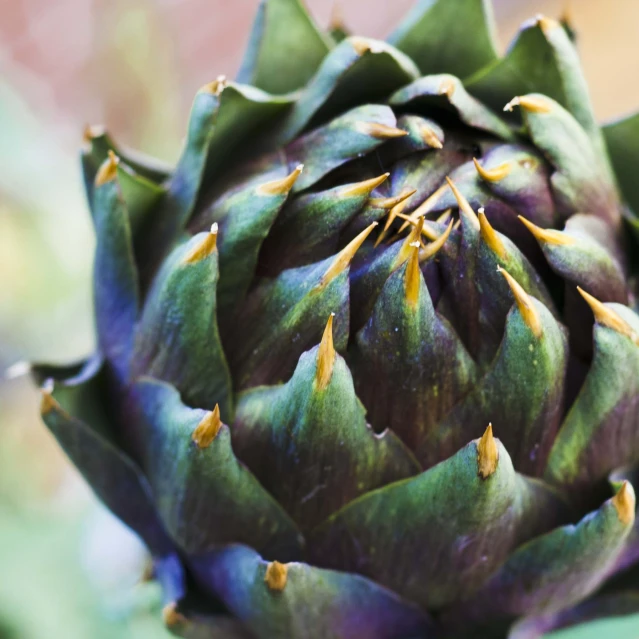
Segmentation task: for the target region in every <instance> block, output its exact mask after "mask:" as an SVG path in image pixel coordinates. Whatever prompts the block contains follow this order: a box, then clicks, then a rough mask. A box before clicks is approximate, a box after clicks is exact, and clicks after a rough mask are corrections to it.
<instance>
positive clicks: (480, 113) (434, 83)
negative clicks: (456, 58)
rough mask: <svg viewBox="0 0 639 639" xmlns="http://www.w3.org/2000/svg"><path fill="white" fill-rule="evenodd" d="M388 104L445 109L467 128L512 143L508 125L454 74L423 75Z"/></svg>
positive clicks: (512, 138) (394, 96)
mask: <svg viewBox="0 0 639 639" xmlns="http://www.w3.org/2000/svg"><path fill="white" fill-rule="evenodd" d="M389 102H390V104H391V105H393V106H396V107H405V106H407V105H410V107H411V108H412V109H415V108H418V109H419V108H423V107H431V108H432V107H435V108H445V109H447V110H449V111H453V112H455V113H456V114H457V116H458V117H459V119H460V120H461V121H462V122H463V123H464V124H466V125H468V126H470V127H473V128H475V129H479V130H480V131H485V132H487V133H492V134H493V135H495V136H497V137H498V138H501V139H503V140H514V136H513V133H512V131H511V130H510V128H509V127H508V125H506V124H505V123H504V122H503V121H502V120H500V119H499V118H498V117H497V116H496V115H495V114H494V113H493V112H492V111H490V109H488V108H486V107H485V106H484V105H483V104H482V103H481V102H479V101H478V100H476V99H475V98H473V97H472V96H471V95H470V94H469V93H468V92H467V91H466V89H465V88H464V85H463V84H462V83H461V82H460V80H459V78H456V77H455V76H454V75H449V74H439V75H427V76H424V77H422V78H419V80H415V82H413V83H411V84H409V85H407V86H405V87H402V88H401V89H399V90H398V91H396V92H395V93H394V94H393V95H392V96H391V97H390V100H389Z"/></svg>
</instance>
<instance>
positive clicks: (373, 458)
mask: <svg viewBox="0 0 639 639" xmlns="http://www.w3.org/2000/svg"><path fill="white" fill-rule="evenodd" d="M571 35H572V31H571V30H570V29H567V28H565V27H564V26H563V25H562V24H560V23H558V22H555V21H553V20H550V19H547V18H544V17H538V18H536V19H534V20H532V21H530V22H528V23H526V24H524V25H523V27H522V30H521V31H520V33H519V35H518V36H517V37H516V39H515V41H514V43H513V44H512V46H511V47H510V48H509V49H508V51H507V53H506V54H505V55H504V57H499V56H498V55H497V53H496V51H495V45H494V40H493V22H492V13H491V7H490V4H489V2H488V1H485V0H422V1H421V2H419V3H418V4H417V6H416V7H415V8H414V10H413V11H412V12H410V13H409V14H408V16H407V17H406V19H405V20H404V22H402V24H401V25H400V26H399V27H398V28H397V29H396V30H395V31H394V32H393V33H392V34H391V36H390V37H389V38H388V41H386V42H383V41H379V40H373V39H370V38H364V37H357V36H351V35H348V34H347V33H346V32H345V30H344V29H343V28H339V29H334V30H333V31H332V33H331V34H330V35H329V34H326V33H323V32H322V31H320V30H319V29H318V27H317V26H316V25H315V24H314V23H313V21H312V20H311V18H310V17H309V15H308V14H307V13H306V11H305V10H304V8H303V7H302V5H301V4H300V2H299V0H265V1H263V2H262V3H261V5H260V7H259V10H258V15H257V17H256V20H255V24H254V27H253V31H252V33H251V36H250V40H249V44H248V48H247V52H246V55H245V58H244V62H243V64H242V67H241V70H240V73H239V76H238V78H237V80H236V81H230V80H227V79H226V78H224V77H219V78H218V79H217V80H215V81H214V82H212V83H210V84H208V85H206V86H204V87H202V88H201V89H200V91H199V92H198V93H197V95H196V96H195V99H194V102H193V107H192V111H191V116H190V121H189V124H188V131H187V134H186V139H185V144H184V149H183V151H182V154H181V157H180V159H179V161H178V162H177V165H176V166H175V167H174V168H172V169H170V170H168V169H166V168H165V167H163V166H161V165H160V164H159V163H157V162H155V161H153V160H150V159H148V158H146V157H142V156H140V155H138V154H136V153H133V152H129V151H127V150H126V149H124V148H120V147H118V146H116V144H115V142H114V141H113V140H112V138H111V137H110V136H109V135H108V133H107V132H106V131H105V130H103V129H100V128H97V127H90V128H88V129H87V130H86V133H85V146H84V149H83V152H82V167H83V171H84V177H85V183H86V190H87V196H88V200H89V204H90V210H91V215H92V219H93V223H94V228H95V232H96V237H97V246H96V251H95V268H94V301H95V319H96V332H97V342H98V352H96V353H95V354H94V355H92V356H91V357H89V358H88V359H87V360H86V361H83V362H80V363H78V364H73V365H70V366H53V365H35V366H33V374H34V377H35V379H36V380H37V381H38V383H39V384H41V386H42V416H43V419H44V422H45V423H46V425H47V426H48V428H49V429H50V430H51V432H52V433H53V434H54V435H55V437H56V438H57V440H58V441H59V443H60V445H61V446H62V448H63V449H64V450H65V451H66V453H67V454H68V456H69V457H70V459H71V460H72V461H73V463H74V464H75V465H76V466H77V467H78V468H79V469H80V471H81V472H82V473H83V475H84V477H85V478H86V480H87V481H88V482H89V483H90V484H91V486H92V487H93V489H94V491H95V493H96V494H97V495H98V497H99V498H100V499H101V500H102V501H103V502H104V503H105V504H106V505H107V506H108V507H109V508H110V509H111V510H112V511H113V512H114V513H115V514H116V515H117V516H118V517H120V519H121V520H122V521H123V522H125V523H126V524H127V525H128V526H130V527H131V528H132V529H133V530H134V531H135V532H136V533H137V534H138V535H139V536H140V537H141V538H142V539H143V540H144V542H145V544H146V545H147V546H148V549H149V551H150V553H151V554H152V556H153V560H154V570H155V576H156V577H157V579H158V580H159V581H160V582H161V583H162V586H163V589H164V593H165V597H166V604H167V605H166V608H165V621H166V624H167V626H168V627H169V628H170V630H171V631H172V632H173V633H175V634H177V635H181V636H185V637H243V638H244V637H258V638H269V639H273V638H282V639H285V638H292V639H297V638H309V639H314V638H316V637H317V638H322V639H324V638H335V639H350V638H359V639H411V638H413V639H416V638H423V639H431V638H448V637H451V638H452V637H455V638H463V637H468V638H471V637H472V638H479V639H482V638H486V639H488V638H495V639H497V638H505V637H510V638H511V639H517V638H518V639H523V638H530V639H532V638H534V637H540V636H542V634H543V633H544V632H546V631H548V630H550V629H553V628H557V627H562V626H565V625H570V624H573V623H579V622H582V621H585V620H588V619H591V618H596V617H599V616H604V615H611V614H624V613H628V612H633V611H637V610H639V576H638V575H639V572H638V571H637V569H636V568H635V570H634V572H633V566H636V565H637V562H639V528H638V527H637V526H636V525H635V523H634V520H635V496H634V490H633V487H632V483H633V479H634V478H638V479H639V472H638V470H637V469H638V468H639V466H637V464H638V463H639V316H638V315H637V314H636V312H635V310H633V305H635V304H636V297H635V293H636V286H635V282H636V279H635V276H636V272H637V260H636V255H637V254H636V251H637V241H638V239H639V219H638V218H637V217H635V215H634V213H633V208H635V209H638V210H639V186H638V184H639V182H637V179H636V177H635V173H636V170H637V167H638V166H639V165H638V164H637V163H638V161H639V118H638V117H637V116H631V117H629V118H627V119H625V120H621V121H619V122H616V123H613V124H609V125H606V126H604V127H600V126H599V125H598V123H597V122H596V120H595V118H594V115H593V111H592V107H591V103H590V99H589V96H588V90H587V87H586V83H585V81H584V77H583V73H582V70H581V68H580V65H579V59H578V56H577V53H576V50H575V48H574V44H573V41H572V39H571ZM504 107H505V108H504ZM633 252H634V253H633ZM621 575H622V576H621Z"/></svg>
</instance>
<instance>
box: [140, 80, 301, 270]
mask: <svg viewBox="0 0 639 639" xmlns="http://www.w3.org/2000/svg"><path fill="white" fill-rule="evenodd" d="M290 102H291V100H290V98H287V97H277V96H272V95H270V94H268V93H266V92H264V91H261V90H260V89H256V88H255V87H251V86H246V85H241V84H235V83H233V82H227V81H226V78H224V77H223V76H221V77H219V78H218V79H217V80H216V81H214V82H212V83H210V84H208V85H206V86H204V87H202V88H201V89H200V91H198V93H197V95H196V96H195V99H194V101H193V106H192V107H191V116H190V120H189V128H188V133H187V136H186V141H185V145H184V149H183V150H182V154H181V155H180V159H179V160H178V163H177V166H176V167H175V170H174V171H173V173H172V175H171V177H170V179H169V181H168V183H167V189H168V190H167V193H166V195H165V196H164V198H163V199H162V201H161V203H160V206H159V207H158V208H157V210H156V211H155V214H154V215H153V224H152V225H149V233H151V234H152V237H151V238H150V239H149V240H148V248H147V251H146V253H145V255H144V256H143V257H144V260H145V261H146V262H148V264H149V265H150V268H151V269H152V267H155V266H157V265H158V264H159V262H160V261H161V259H162V258H163V257H164V255H165V253H166V252H167V251H168V250H169V249H170V248H171V245H172V243H173V242H174V241H175V240H176V238H177V236H178V235H179V233H180V232H181V231H182V229H183V228H184V227H185V226H186V225H187V223H188V221H189V219H190V218H191V216H192V215H193V213H194V211H195V204H196V202H197V200H198V197H199V196H200V190H201V186H202V184H203V183H205V182H206V181H208V180H209V179H211V178H213V177H215V176H216V175H217V173H219V172H220V171H221V170H222V168H223V164H222V162H223V159H222V158H228V156H229V154H231V153H232V152H233V151H235V150H236V149H237V148H238V145H239V144H240V143H241V142H242V140H244V139H246V137H247V136H249V135H251V134H252V133H254V132H255V130H256V129H257V128H258V127H259V126H261V125H262V124H264V122H266V121H268V120H269V119H271V118H273V117H275V116H276V115H277V114H278V113H281V112H282V111H283V110H285V109H286V107H287V106H288V105H290Z"/></svg>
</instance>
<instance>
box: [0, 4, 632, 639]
mask: <svg viewBox="0 0 639 639" xmlns="http://www.w3.org/2000/svg"><path fill="white" fill-rule="evenodd" d="M412 1H413V0H339V4H338V7H337V10H338V11H339V14H340V16H341V20H342V21H343V22H344V23H345V24H346V26H347V27H348V28H349V29H351V30H354V31H357V32H358V33H360V34H362V35H368V36H373V37H383V36H384V35H386V34H387V33H388V32H389V31H390V30H391V29H392V28H393V26H394V25H395V24H396V23H397V21H398V19H399V17H400V16H401V15H402V14H403V13H404V12H405V11H406V9H407V8H408V7H409V6H410V5H411V4H412ZM308 5H309V6H310V9H311V12H312V13H313V15H314V16H315V17H316V19H317V20H318V22H319V23H320V24H322V25H327V24H328V23H329V22H330V20H331V16H332V15H335V13H334V12H335V11H336V8H335V3H334V2H333V0H309V2H308ZM256 7H257V0H234V1H233V2H230V1H229V0H56V1H55V2H52V1H51V0H13V1H11V2H9V1H6V2H2V3H0V372H1V371H4V370H5V369H7V368H8V367H10V366H11V365H12V364H14V363H15V362H20V361H22V360H30V359H35V360H53V361H64V360H70V359H73V358H76V357H81V356H83V355H85V354H86V353H88V352H89V351H90V350H91V348H92V345H93V333H92V319H91V293H90V275H91V259H92V252H93V245H94V240H93V235H92V229H91V226H90V224H89V216H88V214H87V212H86V207H85V202H84V195H83V190H82V186H81V181H80V170H79V162H78V158H77V155H78V154H77V151H78V148H79V146H80V144H81V132H82V129H83V126H84V125H85V124H105V125H107V127H108V129H109V131H110V132H111V133H112V134H113V135H114V137H115V139H116V140H117V141H118V142H121V143H124V144H127V145H130V146H134V147H137V148H140V149H142V150H144V151H146V152H148V153H151V154H154V155H157V156H158V157H160V158H162V159H164V160H167V161H169V162H173V161H175V159H176V157H177V154H178V152H179V149H180V143H181V139H182V136H183V134H184V131H185V126H186V121H187V116H188V111H189V107H190V104H191V100H192V97H193V95H194V94H195V92H196V91H197V89H198V88H199V87H200V86H201V85H203V84H205V83H206V82H209V81H211V80H212V79H214V78H215V77H216V76H217V75H219V74H222V73H223V74H226V75H227V76H229V77H233V75H234V74H235V72H236V70H237V68H238V66H239V62H240V59H241V54H242V51H243V48H244V45H245V42H246V38H247V36H248V32H249V28H250V25H251V21H252V17H253V14H254V12H255V10H256ZM495 12H496V17H497V20H498V25H499V36H500V42H501V45H502V48H504V47H505V46H506V44H507V43H508V41H509V40H510V38H511V37H512V36H513V34H514V33H515V31H516V29H517V26H518V24H519V23H521V22H522V21H523V20H524V19H525V18H527V17H531V16H532V15H534V14H536V13H544V14H546V15H549V16H551V17H559V16H561V15H563V14H564V13H566V12H568V14H569V16H570V20H571V23H572V24H573V25H574V27H575V28H576V29H577V31H578V33H579V46H580V50H581V54H582V58H583V63H584V67H585V73H586V76H587V79H588V81H589V83H590V86H591V88H592V90H593V99H594V104H595V109H596V111H597V114H598V115H599V117H600V118H602V119H607V118H611V117H612V116H614V115H615V114H622V113H625V112H627V111H630V110H632V109H634V108H637V107H639V86H638V85H637V82H636V81H635V79H636V78H637V77H639V55H638V51H639V50H638V47H639V1H638V0H607V2H601V1H600V0H573V1H572V2H568V1H567V0H563V1H562V0H558V1H556V2H555V1H551V0H528V1H524V0H496V2H495ZM20 372H21V371H20V367H19V366H18V367H14V368H13V369H10V373H12V374H13V375H9V377H13V378H12V379H4V380H0V639H9V638H11V639H45V638H46V639H56V638H57V637H64V638H65V639H87V638H96V639H102V638H105V639H106V638H111V637H113V638H115V637H117V638H121V639H127V638H136V639H141V638H151V637H153V638H159V639H161V638H162V637H168V633H166V632H165V631H164V630H163V628H162V627H161V624H160V622H159V616H160V615H159V608H160V603H159V593H158V591H157V588H156V587H155V586H154V585H153V584H151V583H145V582H144V581H143V579H142V575H143V573H144V569H145V566H146V557H145V555H144V551H143V549H142V547H141V546H140V544H139V543H138V541H137V540H136V538H135V537H134V536H133V535H131V534H130V533H129V532H128V531H127V530H125V529H124V528H123V527H122V526H120V525H119V524H118V523H117V522H115V521H114V520H113V519H112V518H111V517H110V516H109V515H108V513H106V511H105V510H104V509H103V508H102V507H100V505H99V504H97V503H96V501H95V499H94V498H93V496H92V495H91V493H90V491H89V490H88V489H87V488H86V486H85V485H84V483H83V482H82V480H81V478H80V477H79V476H78V475H77V473H76V472H75V471H74V470H73V469H72V468H71V466H70V465H69V464H68V462H67V461H66V459H65V458H64V456H63V454H62V453H61V452H60V451H59V450H58V448H57V447H56V445H55V443H54V441H53V439H52V437H51V436H50V435H49V434H48V432H47V431H46V430H45V428H44V427H43V426H42V425H41V423H40V420H39V418H38V414H37V407H38V398H37V394H36V393H35V392H34V390H33V388H31V386H30V384H29V382H28V380H27V379H26V378H25V377H24V376H21V375H20ZM635 624H639V621H635ZM633 628H634V630H633ZM601 632H603V628H601V627H593V635H592V636H593V637H597V636H601V634H600V633H601ZM624 632H629V633H631V634H627V635H626V634H623V633H624ZM609 634H610V633H609ZM622 635H623V636H628V637H638V636H639V628H637V627H636V625H631V626H628V628H627V630H625V631H624V630H623V629H621V626H619V627H617V629H616V630H615V631H614V632H612V634H610V636H614V637H615V638H616V639H622ZM562 636H565V638H566V639H568V637H569V636H570V633H562Z"/></svg>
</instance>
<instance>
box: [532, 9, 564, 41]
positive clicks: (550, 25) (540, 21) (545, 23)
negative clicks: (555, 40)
mask: <svg viewBox="0 0 639 639" xmlns="http://www.w3.org/2000/svg"><path fill="white" fill-rule="evenodd" d="M535 22H536V24H537V26H538V27H539V28H540V29H541V31H542V33H543V34H544V35H545V36H547V35H548V34H549V33H550V31H552V30H553V29H556V28H557V27H559V26H561V25H560V24H559V22H557V20H553V19H552V18H548V17H547V16H545V15H543V14H541V13H538V14H537V15H536V16H535Z"/></svg>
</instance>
